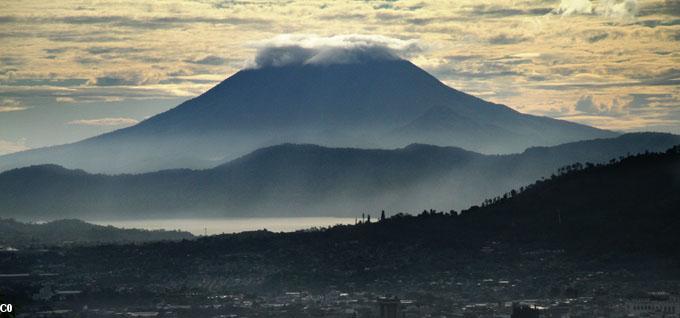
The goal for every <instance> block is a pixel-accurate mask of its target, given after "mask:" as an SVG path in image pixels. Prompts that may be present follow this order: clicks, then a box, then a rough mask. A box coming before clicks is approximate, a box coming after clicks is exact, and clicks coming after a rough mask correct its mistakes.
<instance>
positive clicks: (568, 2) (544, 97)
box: [0, 0, 680, 133]
mask: <svg viewBox="0 0 680 318" xmlns="http://www.w3.org/2000/svg"><path fill="white" fill-rule="evenodd" d="M679 7H680V5H679V4H678V2H677V1H665V0H649V1H635V0H620V1H619V0H617V1H613V0H601V1H591V0H562V1H525V2H518V1H509V0H508V1H476V0H475V1H473V0H468V1H363V2H355V1H346V2H331V3H327V2H322V1H318V2H317V1H286V2H284V1H281V2H276V1H275V2H260V1H254V2H231V1H218V0H215V1H163V2H156V1H140V2H137V1H130V2H125V3H121V2H108V1H93V2H88V3H87V4H83V3H81V2H77V1H58V2H54V1H33V2H30V3H25V2H3V3H1V4H0V12H2V14H0V34H1V36H2V39H3V46H2V47H0V57H1V58H0V99H10V100H14V101H17V102H20V103H23V104H22V105H26V104H28V105H32V98H36V96H40V97H45V98H47V97H49V98H50V100H51V101H52V102H53V103H54V104H57V105H58V104H74V103H91V102H111V101H130V102H134V101H135V100H151V99H165V98H173V97H178V96H179V97H191V96H196V95H198V94H200V93H202V92H203V91H205V90H207V89H209V88H210V87H212V86H213V85H215V84H217V83H219V81H221V80H223V79H224V78H225V77H227V76H229V75H231V74H233V73H234V72H236V71H238V70H239V69H241V68H244V67H248V66H253V65H254V64H253V62H254V61H255V58H256V51H257V50H261V49H262V47H263V46H269V47H276V46H283V45H290V44H293V43H296V42H297V45H300V46H302V47H307V48H311V47H314V48H319V47H338V46H343V45H344V46H347V45H363V44H366V43H373V42H380V43H382V44H384V45H387V46H389V47H391V48H393V49H395V50H397V51H400V52H402V54H400V55H402V56H404V57H406V58H408V59H410V60H411V61H413V62H414V63H415V64H417V65H418V66H420V67H423V68H424V69H426V70H427V71H429V72H431V73H432V74H434V75H435V76H437V77H438V78H439V79H440V80H442V81H444V82H445V83H446V84H448V85H451V86H453V87H454V88H457V89H459V90H462V91H465V92H469V93H472V94H476V95H479V96H480V97H482V98H485V99H488V100H491V101H493V102H497V103H503V104H507V105H508V106H510V107H513V108H515V109H518V110H520V111H523V112H528V113H532V114H538V115H547V116H553V117H559V118H565V119H570V120H574V121H577V122H582V123H586V124H591V125H595V126H598V127H602V128H612V129H617V130H624V131H625V130H640V129H650V130H665V131H673V132H676V133H680V128H673V127H680V112H679V111H678V108H679V107H680V102H679V100H680V89H679V84H680V53H679V52H680V23H678V22H677V21H678V18H677V15H678V12H680V10H679V9H678V8H679ZM310 34H314V35H310ZM352 34H359V35H352ZM362 43H363V44H362ZM324 54H325V53H324ZM643 94H663V95H666V96H667V97H666V98H663V99H658V100H655V101H654V102H653V103H651V104H649V105H646V104H644V103H638V104H639V105H637V107H630V101H631V100H632V99H634V98H635V96H641V95H643ZM588 96H590V97H591V98H592V99H593V100H594V101H596V102H595V104H594V105H595V107H591V108H584V107H581V109H577V108H578V103H579V101H580V100H581V99H583V98H588ZM613 100H617V101H619V102H617V103H618V104H617V105H616V107H614V109H615V110H616V111H612V110H610V109H611V108H612V107H611V102H612V101H613ZM604 101H607V103H609V104H608V106H607V107H604V106H602V105H603V104H602V103H603V102H604ZM626 101H629V102H628V103H627V102H626ZM168 106H172V105H168ZM581 106H583V105H581ZM21 107H24V106H11V105H3V106H2V108H0V109H1V110H3V111H4V112H9V111H13V112H16V111H19V110H21V109H19V108H21ZM603 107H604V108H607V109H608V111H602V109H603ZM652 114H653V116H654V118H655V119H653V120H652V119H650V116H652ZM623 118H625V120H624V119H623ZM613 122H616V124H612V123H613Z"/></svg>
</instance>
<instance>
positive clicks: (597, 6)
mask: <svg viewBox="0 0 680 318" xmlns="http://www.w3.org/2000/svg"><path fill="white" fill-rule="evenodd" d="M638 11H639V7H638V3H637V0H602V1H599V2H593V1H591V0H562V1H560V5H559V7H557V8H555V10H554V11H553V12H554V13H557V14H561V15H562V16H570V15H578V14H584V15H589V14H597V15H600V16H603V17H607V18H611V19H622V20H630V19H633V18H635V16H636V15H637V13H638Z"/></svg>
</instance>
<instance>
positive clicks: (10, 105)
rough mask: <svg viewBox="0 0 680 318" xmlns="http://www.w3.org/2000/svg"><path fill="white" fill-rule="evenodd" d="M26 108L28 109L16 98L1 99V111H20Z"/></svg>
mask: <svg viewBox="0 0 680 318" xmlns="http://www.w3.org/2000/svg"><path fill="white" fill-rule="evenodd" d="M26 109H28V107H26V106H24V105H23V104H22V103H21V102H20V101H18V100H15V99H11V98H5V99H3V100H1V101H0V113H8V112H18V111H22V110H26Z"/></svg>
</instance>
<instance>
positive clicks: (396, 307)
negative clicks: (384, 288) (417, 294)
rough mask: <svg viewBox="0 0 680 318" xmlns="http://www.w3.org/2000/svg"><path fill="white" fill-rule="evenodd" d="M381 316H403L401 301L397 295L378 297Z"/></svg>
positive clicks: (393, 317) (397, 317) (383, 317)
mask: <svg viewBox="0 0 680 318" xmlns="http://www.w3.org/2000/svg"><path fill="white" fill-rule="evenodd" d="M378 312H379V313H380V318H401V301H400V300H399V298H397V297H378Z"/></svg>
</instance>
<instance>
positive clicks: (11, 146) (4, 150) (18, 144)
mask: <svg viewBox="0 0 680 318" xmlns="http://www.w3.org/2000/svg"><path fill="white" fill-rule="evenodd" d="M28 149H30V148H29V147H27V146H26V139H24V138H22V139H19V140H17V141H10V140H2V139H0V155H6V154H10V153H13V152H19V151H24V150H28Z"/></svg>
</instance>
